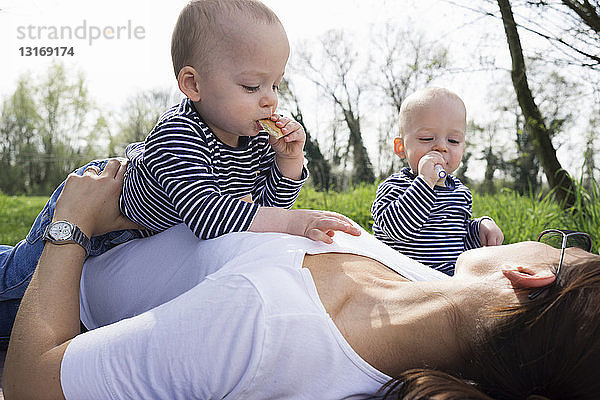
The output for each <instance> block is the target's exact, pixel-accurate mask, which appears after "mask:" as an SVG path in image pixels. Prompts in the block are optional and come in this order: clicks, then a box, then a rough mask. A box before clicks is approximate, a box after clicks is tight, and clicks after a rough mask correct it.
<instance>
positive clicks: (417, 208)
mask: <svg viewBox="0 0 600 400" xmlns="http://www.w3.org/2000/svg"><path fill="white" fill-rule="evenodd" d="M435 199H436V195H435V192H434V190H433V189H431V188H430V187H429V186H428V185H427V183H425V181H424V180H423V179H422V178H420V177H417V178H415V179H414V180H412V181H410V180H408V179H405V178H403V177H401V176H399V175H393V176H392V177H390V178H388V179H386V180H385V181H384V182H382V183H381V184H380V185H379V186H378V188H377V193H376V195H375V201H374V202H373V205H372V208H371V213H372V215H373V220H374V223H375V225H377V226H378V227H379V229H381V230H382V231H383V232H384V233H385V234H386V235H387V236H389V237H390V238H392V239H394V240H411V239H412V238H414V235H415V233H416V232H418V231H419V230H420V229H421V227H422V226H423V224H425V223H426V222H427V220H428V219H429V216H430V213H431V210H432V207H433V205H434V203H435Z"/></svg>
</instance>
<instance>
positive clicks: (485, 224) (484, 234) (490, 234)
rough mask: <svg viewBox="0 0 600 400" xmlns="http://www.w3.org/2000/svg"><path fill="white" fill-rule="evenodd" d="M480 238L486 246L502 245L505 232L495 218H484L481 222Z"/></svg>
mask: <svg viewBox="0 0 600 400" xmlns="http://www.w3.org/2000/svg"><path fill="white" fill-rule="evenodd" d="M479 239H480V240H481V244H482V245H484V246H500V245H501V244H502V242H503V241H504V234H503V233H502V230H501V229H500V227H499V226H498V225H496V223H495V222H494V220H492V219H489V218H484V219H482V220H481V222H479Z"/></svg>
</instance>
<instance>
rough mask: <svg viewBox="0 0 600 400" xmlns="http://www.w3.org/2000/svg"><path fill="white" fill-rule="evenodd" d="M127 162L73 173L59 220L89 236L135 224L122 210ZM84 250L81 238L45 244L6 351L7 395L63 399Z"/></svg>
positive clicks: (59, 207) (60, 204) (62, 197)
mask: <svg viewBox="0 0 600 400" xmlns="http://www.w3.org/2000/svg"><path fill="white" fill-rule="evenodd" d="M125 169H126V167H125V166H124V165H122V164H121V163H120V162H119V161H117V160H111V161H109V163H108V164H107V165H106V168H105V169H104V171H103V172H102V174H100V175H97V174H96V172H95V171H94V170H88V171H86V172H85V173H84V175H83V176H76V175H70V176H69V177H68V178H67V181H66V185H65V188H64V190H63V192H62V194H61V195H60V198H59V200H58V203H57V206H56V211H55V213H54V219H53V220H54V221H59V220H67V221H69V222H71V223H73V224H75V225H77V226H78V227H79V229H81V231H82V232H83V233H84V234H85V235H86V236H88V237H91V236H93V235H98V234H102V233H105V232H109V231H112V230H118V229H125V228H129V227H134V226H135V224H133V223H131V222H129V221H128V220H127V219H125V218H124V217H123V216H122V215H121V214H120V212H119V206H118V200H119V195H120V193H121V188H122V185H123V177H124V173H125ZM84 260H85V251H84V249H83V248H82V247H81V246H79V245H78V244H66V245H53V244H48V245H46V246H44V251H43V253H42V256H41V258H40V261H39V263H38V266H37V268H36V270H35V272H34V274H33V277H32V279H31V282H30V284H29V286H28V288H27V290H26V292H25V295H24V296H23V299H22V301H21V306H20V307H19V312H18V314H17V318H16V320H15V324H14V327H13V330H12V335H11V340H10V344H9V347H8V353H7V356H6V363H5V370H4V376H3V382H2V384H3V389H4V394H5V396H6V398H7V399H21V398H22V399H40V400H42V399H63V398H64V396H63V393H62V389H61V385H60V365H61V362H62V358H63V355H64V352H65V349H66V348H67V346H68V344H69V342H70V341H71V339H72V338H73V337H75V336H76V335H77V334H78V333H79V280H80V277H81V270H82V266H83V261H84Z"/></svg>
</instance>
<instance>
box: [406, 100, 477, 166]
mask: <svg viewBox="0 0 600 400" xmlns="http://www.w3.org/2000/svg"><path fill="white" fill-rule="evenodd" d="M405 125H406V126H405V127H404V129H403V132H402V140H403V144H404V152H403V154H402V155H401V156H404V157H406V159H407V161H408V164H409V165H410V168H411V169H412V170H413V171H414V172H415V173H418V172H419V170H418V166H419V161H420V160H421V158H422V157H423V156H424V155H425V154H427V153H429V152H430V151H436V152H439V153H440V154H441V156H442V158H443V159H444V161H445V163H446V164H445V165H443V167H444V169H445V170H446V172H448V173H452V172H454V171H455V170H456V169H457V168H458V166H459V165H460V162H461V160H462V156H463V153H464V151H465V129H466V115H465V111H464V108H463V106H462V104H461V103H459V102H457V101H455V100H451V99H438V100H436V101H435V102H432V103H430V104H426V105H423V106H421V107H419V108H417V109H416V110H414V111H412V115H410V116H409V117H408V118H407V123H406V124H405Z"/></svg>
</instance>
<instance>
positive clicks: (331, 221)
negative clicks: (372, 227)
mask: <svg viewBox="0 0 600 400" xmlns="http://www.w3.org/2000/svg"><path fill="white" fill-rule="evenodd" d="M291 213H292V218H290V220H289V222H288V224H289V225H288V232H287V233H291V234H293V235H298V236H305V237H307V238H309V239H312V240H314V241H316V242H319V241H321V242H325V243H333V239H332V238H331V237H332V236H333V235H334V232H335V231H340V232H345V233H348V234H350V235H353V236H359V235H360V230H359V229H358V228H357V227H355V226H354V225H353V224H352V221H350V220H349V219H348V218H346V217H344V216H343V215H341V214H337V213H334V212H330V211H317V210H291Z"/></svg>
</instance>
